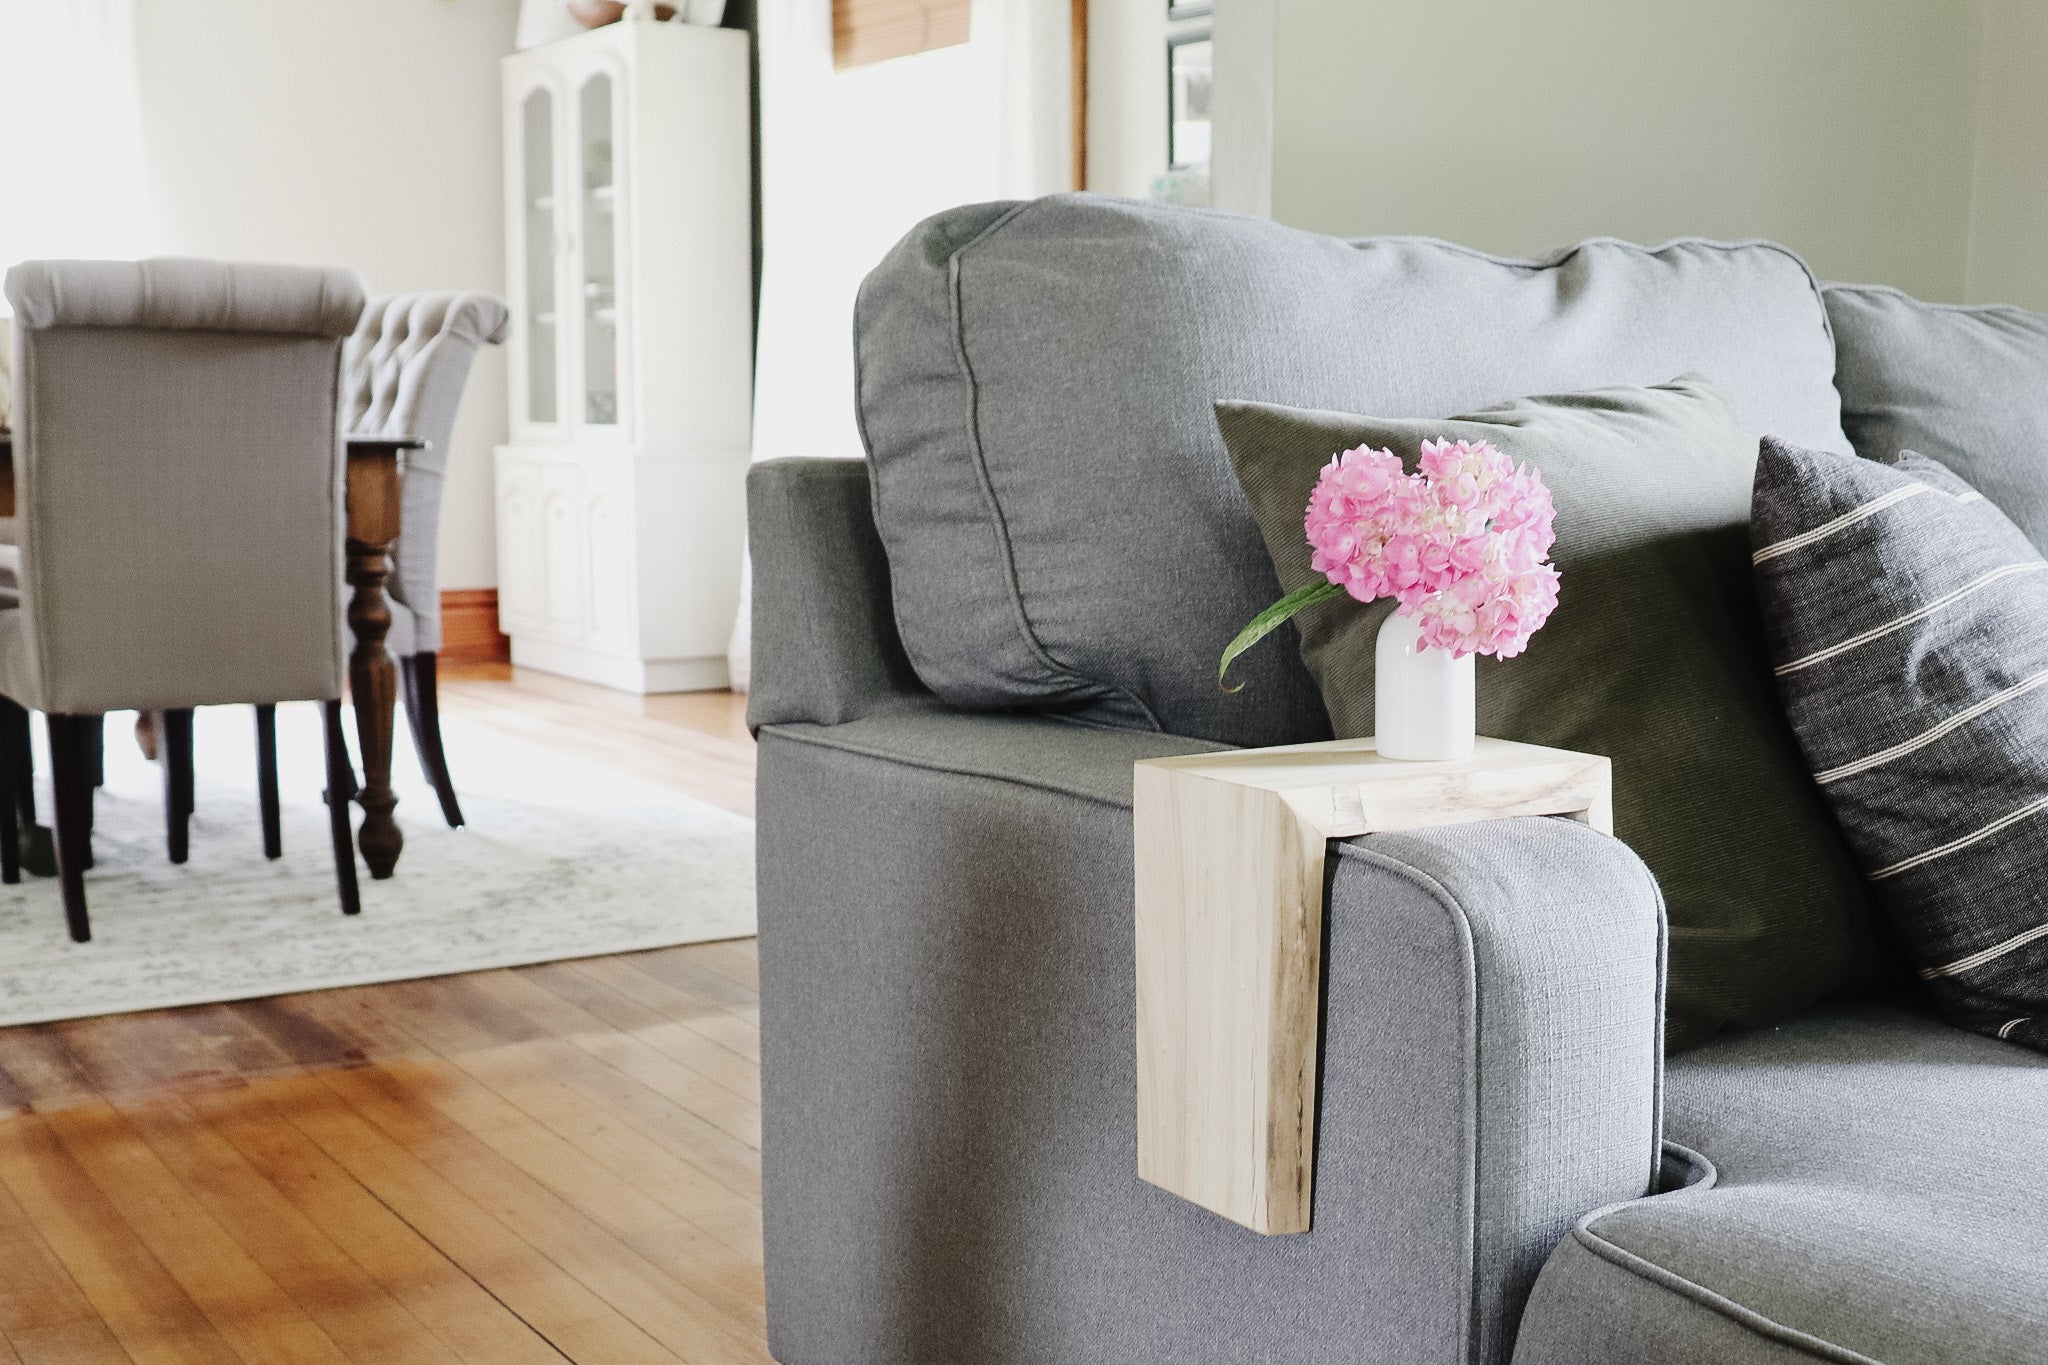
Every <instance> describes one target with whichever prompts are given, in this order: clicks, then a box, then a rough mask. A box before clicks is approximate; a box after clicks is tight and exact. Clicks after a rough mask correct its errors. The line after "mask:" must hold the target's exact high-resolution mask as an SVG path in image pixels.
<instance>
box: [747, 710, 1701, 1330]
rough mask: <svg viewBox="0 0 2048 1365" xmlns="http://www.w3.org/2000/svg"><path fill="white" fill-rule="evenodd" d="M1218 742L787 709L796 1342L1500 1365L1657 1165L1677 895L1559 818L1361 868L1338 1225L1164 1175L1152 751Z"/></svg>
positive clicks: (770, 1184)
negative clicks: (1142, 839)
mask: <svg viewBox="0 0 2048 1365" xmlns="http://www.w3.org/2000/svg"><path fill="white" fill-rule="evenodd" d="M1200 747H1201V746H1200V745H1199V744H1198V743H1196V742H1192V741H1186V740H1180V739H1176V738H1173V737H1171V736H1163V735H1157V734H1146V733H1141V732H1131V731H1123V732H1118V731H1105V730H1096V729H1088V728H1084V727H1080V726H1074V725H1065V724H1060V723H1058V722H1056V721H1053V720H1048V719H1044V718H1036V717H1016V716H1009V717H996V716H965V715H961V714H959V713H957V712H954V713H949V714H947V716H946V719H945V721H944V722H943V723H935V718H934V717H930V716H920V715H917V714H912V713H891V714H888V715H880V716H874V717H870V718H867V719H863V720H857V721H852V722H849V723H847V724H844V725H838V726H831V727H819V726H806V725H771V726H769V727H767V728H766V729H764V730H763V731H762V732H761V786H760V795H761V801H760V808H759V809H760V821H761V830H762V837H763V838H764V839H765V840H767V841H768V844H767V846H768V847H771V848H773V849H775V850H776V856H775V857H773V858H768V859H763V860H762V862H761V864H760V868H761V900H760V905H761V912H762V925H761V928H762V937H761V948H762V953H761V969H762V975H761V985H762V998H761V1004H762V1034H763V1053H762V1074H763V1080H764V1090H763V1097H762V1098H763V1134H764V1147H763V1152H762V1161H763V1189H764V1200H765V1207H764V1220H765V1229H766V1248H767V1265H768V1318H769V1344H770V1347H771V1349H772V1351H773V1353H774V1355H775V1357H776V1359H777V1360H779V1361H781V1362H783V1365H921V1363H928V1365H960V1363H961V1362H968V1361H972V1362H976V1365H998V1363H1000V1362H1019V1365H1022V1363H1023V1362H1032V1363H1034V1365H1035V1363H1036V1362H1042V1361H1059V1362H1062V1363H1063V1365H1077V1363H1081V1362H1089V1363H1093V1362H1100V1365H1139V1363H1142V1362H1152V1363H1155V1365H1168V1362H1181V1361H1189V1360H1202V1361H1217V1362H1242V1363H1243V1365H1253V1362H1266V1361H1273V1360H1290V1361H1297V1360H1298V1361H1304V1362H1327V1363H1328V1365H1337V1362H1351V1361H1355V1360H1357V1359H1358V1358H1359V1355H1360V1350H1361V1343H1368V1342H1369V1343H1372V1358H1373V1359H1374V1360H1376V1361H1380V1362H1387V1363H1388V1365H1444V1363H1445V1362H1458V1363H1459V1365H1468V1363H1478V1362H1484V1363H1485V1365H1501V1362H1505V1361H1506V1360H1507V1358H1508V1355H1509V1352H1510V1351H1511V1350H1512V1344H1513V1340H1514V1333H1515V1327H1516V1321H1517V1319H1518V1317H1519V1314H1520V1306H1521V1302H1522V1296H1523V1294H1524V1293H1525V1292H1526V1288H1527V1286H1528V1284H1529V1283H1530V1282H1531V1280H1532V1279H1533V1277H1534V1275H1535V1274H1536V1272H1537V1270H1538V1269H1539V1268H1540V1266H1541V1263H1542V1261H1543V1258H1544V1257H1545V1256H1546V1255H1548V1253H1549V1250H1550V1248H1551V1247H1552V1246H1553V1245H1554V1244H1555V1242H1556V1241H1557V1240H1558V1239H1559V1238H1560V1237H1563V1236H1565V1235H1567V1233H1568V1231H1569V1228H1570V1227H1571V1224H1572V1221H1573V1220H1574V1219H1575V1218H1576V1217H1577V1216H1578V1215H1579V1214H1580V1213H1582V1212H1583V1211H1584V1210H1585V1209H1586V1208H1588V1207H1595V1206H1598V1205H1600V1204H1602V1203H1604V1202H1608V1201H1610V1200H1612V1199H1615V1198H1626V1197H1629V1196H1631V1195H1634V1194H1640V1193H1642V1192H1643V1191H1644V1190H1645V1189H1646V1188H1647V1185H1648V1180H1649V1176H1650V1172H1651V1169H1652V1165H1653V1157H1654V1152H1655V1146H1656V1112H1657V1099H1656V1084H1657V1080H1656V1077H1657V1071H1658V1067H1657V1055H1658V1050H1659V1039H1658V1017H1659V999H1658V991H1657V982H1658V976H1659V962H1660V947H1661V940H1660V934H1659V921H1658V914H1657V901H1656V890H1655V886H1654V884H1653V883H1652V881H1651V879H1650V878H1649V877H1648V876H1647V874H1646V873H1645V872H1644V870H1643V868H1642V865H1641V863H1640V862H1639V861H1638V860H1637V859H1635V858H1634V857H1633V856H1632V855H1631V854H1630V853H1629V852H1628V850H1627V849H1626V848H1625V847H1623V846H1622V845H1621V844H1619V843H1618V842H1616V841H1614V840H1611V839H1607V838H1604V837H1602V836H1599V835H1596V834H1594V833H1592V832H1591V831H1589V830H1587V829H1586V828H1584V827H1583V826H1580V825H1577V824H1575V823H1573V822H1570V821H1558V820H1534V819H1524V820H1512V821H1498V822H1492V823H1489V824H1486V825H1477V826H1465V827H1462V828H1461V829H1459V830H1456V831H1443V830H1436V831H1423V832H1417V833H1415V834H1412V835H1399V836H1393V835H1389V836H1377V837H1373V838H1368V839H1365V840H1362V841H1359V842H1358V843H1357V844H1356V845H1351V846H1346V847H1345V848H1344V849H1343V851H1342V852H1340V853H1339V855H1338V856H1337V857H1336V858H1334V859H1333V860H1332V871H1331V882H1330V888H1329V905H1330V921H1329V940H1328V948H1327V957H1326V961H1327V963H1328V981H1329V1001H1328V1006H1327V1011H1326V1016H1325V1017H1326V1025H1325V1042H1324V1047H1323V1052H1322V1066H1323V1070H1322V1107H1321V1115H1322V1119H1321V1123H1320V1125H1319V1132H1320V1141H1319V1150H1318V1157H1317V1168H1316V1208H1315V1222H1314V1228H1313V1230H1312V1231H1310V1232H1308V1233H1305V1234H1302V1235H1299V1236H1293V1237H1262V1236H1260V1235H1258V1234H1256V1233H1254V1232H1251V1231H1250V1230H1248V1229H1246V1228H1242V1227H1239V1226H1237V1225H1236V1224H1234V1223H1230V1222H1228V1221H1226V1220H1224V1219H1220V1218H1218V1217H1216V1216H1215V1215H1213V1214H1211V1213H1208V1212H1207V1211H1205V1210H1203V1209H1200V1208H1198V1207H1196V1206H1194V1205H1192V1204H1189V1203H1187V1202H1185V1201H1183V1200H1181V1199H1178V1198H1176V1197H1174V1196H1173V1195H1170V1194H1168V1193H1167V1192H1165V1191H1164V1190H1160V1189H1157V1188H1155V1187H1153V1186H1151V1185H1148V1184H1146V1183H1144V1182H1143V1181H1140V1180H1139V1179H1138V1177H1137V1171H1136V1162H1135V1158H1134V1152H1135V1150H1136V1129H1135V1125H1136V1097H1135V1086H1136V1078H1135V1061H1134V1058H1133V1055H1132V1050H1131V1017H1132V1016H1131V1011H1132V1000H1133V993H1134V981H1133V976H1132V972H1133V947H1132V920H1131V914H1130V898H1131V875H1132V874H1131V861H1132V853H1131V827H1130V812H1129V787H1130V774H1131V760H1132V759H1133V758H1134V757H1137V756H1139V755H1140V754H1142V753H1144V752H1146V750H1148V749H1149V750H1150V751H1151V752H1153V753H1159V754H1166V753H1175V752H1185V751H1188V750H1189V749H1190V748H1194V749H1199V748H1200ZM821 830H830V831H831V837H830V838H829V839H828V838H820V837H818V832H819V831H821ZM1532 868H1541V869H1543V875H1542V876H1541V877H1540V878H1532V877H1530V876H1528V875H1527V873H1528V871H1529V870H1530V869H1532ZM827 883H829V885H830V886H831V888H832V889H831V892H830V894H829V895H820V894H818V889H819V888H820V887H821V886H823V885H825V884H827ZM1603 1191H1608V1192H1612V1193H1606V1194H1603V1193H1602V1192H1603Z"/></svg>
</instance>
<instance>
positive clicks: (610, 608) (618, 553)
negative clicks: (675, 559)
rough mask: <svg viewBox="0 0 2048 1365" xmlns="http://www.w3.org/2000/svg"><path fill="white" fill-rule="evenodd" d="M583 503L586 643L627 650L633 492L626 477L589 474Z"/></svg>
mask: <svg viewBox="0 0 2048 1365" xmlns="http://www.w3.org/2000/svg"><path fill="white" fill-rule="evenodd" d="M591 483H592V487H591V489H590V491H589V494H588V496H587V497H586V499H585V501H584V526H585V527H586V529H587V533H588V536H589V544H590V608H589V617H588V619H589V622H590V643H592V644H593V645H602V646H605V647H607V648H612V649H630V648H632V647H633V646H634V644H635V637H636V635H637V632H636V631H635V630H634V629H633V621H634V616H635V603H636V594H635V592H634V583H635V581H636V579H637V577H638V575H637V574H636V573H635V571H634V564H635V549H634V536H633V495H632V489H631V486H630V484H629V482H628V481H627V479H626V478H624V477H621V476H613V477H610V478H605V479H598V478H596V477H593V478H592V480H591Z"/></svg>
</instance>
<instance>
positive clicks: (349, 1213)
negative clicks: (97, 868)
mask: <svg viewBox="0 0 2048 1365" xmlns="http://www.w3.org/2000/svg"><path fill="white" fill-rule="evenodd" d="M442 690H443V697H442V705H443V708H444V710H445V711H447V712H449V713H451V714H459V715H461V716H464V717H466V718H468V719H471V720H474V721H478V722H480V723H483V724H486V725H490V726H494V727H497V728H500V729H503V730H506V731H510V732H516V733H519V734H521V735H524V736H526V737H528V738H530V739H534V740H537V741H539V742H542V743H558V744H563V745H571V746H574V747H575V748H576V749H577V750H578V752H580V753H582V754H584V755H586V756H595V757H597V758H599V759H600V760H602V761H607V762H611V763H614V764H616V765H617V766H618V767H619V768H620V769H621V770H624V771H630V772H633V773H635V774H637V775H639V776H641V777H645V778H650V779H652V780H655V781H658V782H662V783H665V784H667V785H669V786H673V787H676V788H679V789H681V790H684V791H687V792H690V793H692V794H694V795H697V796H700V797H702V798H704V799H705V800H708V801H712V802H715V803H717V804H720V805H724V806H727V807H729V808H731V809H735V810H741V811H747V812H749V813H750V812H751V810H752V806H753V743H752V741H751V740H750V739H749V738H748V736H747V733H746V728H745V724H744V721H743V719H742V708H741V706H740V705H739V702H738V700H737V699H735V698H733V697H731V696H729V695H726V694H713V695H695V696H675V697H651V698H644V699H643V698H635V697H627V696H624V695H621V694H618V693H611V692H604V691H601V690H600V689H597V688H586V687H583V686H581V685H579V684H574V683H567V682H562V681H559V680H556V679H551V678H547V677H545V676H544V675H536V674H531V673H519V674H516V675H515V674H513V673H512V671H511V670H509V669H507V668H504V667H502V666H482V667H478V668H471V669H465V670H462V671H461V672H460V673H459V674H457V675H455V676H453V677H450V676H447V675H444V678H443V683H442ZM401 747H403V746H401ZM409 759H410V756H409V755H404V754H402V755H400V758H399V761H400V762H406V761H409ZM457 776H458V780H459V777H460V774H458V775H457ZM414 818H424V817H423V816H415V817H414ZM399 875H400V876H403V875H404V869H403V867H401V868H400V870H399ZM759 1064H760V1047H759V1015H758V1012H757V1009H756V989H755V957H754V945H753V943H752V941H751V940H746V941H738V942H730V943H711V944H700V945H695V946H691V947H685V948H670V949H662V950H658V951H655V952H649V953H634V954H627V955H622V956H618V957H611V958H597V959H590V960H586V961H580V962H566V963H553V964H549V965H545V966H539V967H526V968H517V969H512V970H508V971H492V972H479V973H475V974H472V975H467V976H456V977H442V978H438V979H434V980H428V981H415V982H403V983H399V984H395V985H385V986H365V987H356V988H351V989H346V990H335V991H318V992H311V993H307V994H303V995H290V996H280V997H276V998H274V999H269V1000H261V1001H254V1002H248V1003H243V1004H235V1005H209V1006H200V1007H196V1008H191V1009H182V1010H165V1011H157V1012H153V1013H149V1014H132V1015H114V1016H108V1017H105V1018H98V1019H87V1020H77V1021H72V1022H67V1023H58V1024H42V1025H35V1026H31V1027H26V1028H13V1029H5V1030H0V1365H13V1362H17V1361H19V1362H22V1363H23V1365H43V1363H44V1362H64V1363H65V1365H69V1363H70V1362H88V1363H91V1365H98V1363H99V1362H133V1363H134V1365H150V1363H153V1362H159V1361H162V1362H174V1361H199V1362H243V1363H245V1365H289V1363H295V1362H299V1361H309V1362H379V1363H383V1362H390V1363H391V1365H398V1363H399V1362H408V1363H409V1362H414V1361H419V1362H440V1363H442V1365H447V1363H450V1362H458V1361H460V1362H471V1363H472V1365H524V1363H525V1362H534V1363H535V1365H540V1363H541V1362H554V1363H555V1365H560V1362H562V1361H564V1360H570V1361H577V1362H586V1363H588V1365H615V1363H617V1365H631V1363H632V1362H641V1361H648V1362H654V1361H661V1362H669V1361H687V1362H707V1363H711V1365H723V1363H726V1362H762V1361H766V1360H767V1359H768V1354H767V1350H766V1346H765V1325H764V1319H763V1309H762V1280H761V1230H760V1170H761V1167H760V1123H761V1114H760V1071H759Z"/></svg>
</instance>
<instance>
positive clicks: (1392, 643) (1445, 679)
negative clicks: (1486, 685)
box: [1373, 612, 1478, 759]
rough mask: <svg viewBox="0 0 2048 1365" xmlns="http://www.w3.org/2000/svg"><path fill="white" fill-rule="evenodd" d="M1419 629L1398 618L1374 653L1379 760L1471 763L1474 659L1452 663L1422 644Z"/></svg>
mask: <svg viewBox="0 0 2048 1365" xmlns="http://www.w3.org/2000/svg"><path fill="white" fill-rule="evenodd" d="M1421 636H1422V631H1421V627H1420V626H1418V625H1417V624H1416V623H1415V620H1414V619H1413V618H1412V617H1408V616H1403V615H1401V614H1400V613H1399V612H1395V613H1393V614H1391V615H1389V616H1388V617H1387V619H1386V621H1385V622H1384V623H1383V624H1382V625H1381V626H1380V634H1379V642H1378V644H1377V645H1376V646H1375V647H1374V651H1373V665H1374V683H1373V730H1374V736H1375V739H1376V740H1377V742H1378V745H1379V751H1380V756H1381V757H1383V758H1407V759H1445V758H1469V757H1470V756H1471V754H1472V741H1473V736H1474V734H1475V733H1476V731H1477V729H1478V722H1477V720H1476V719H1475V716H1476V711H1477V695H1478V694H1477V689H1476V688H1475V686H1474V683H1473V667H1474V658H1475V656H1473V655H1470V654H1467V655H1466V656H1465V657H1464V658H1462V659H1453V658H1452V657H1451V653H1450V651H1449V650H1446V649H1429V648H1427V647H1425V646H1424V645H1423V643H1422V638H1421Z"/></svg>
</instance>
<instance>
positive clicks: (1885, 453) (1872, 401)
mask: <svg viewBox="0 0 2048 1365" xmlns="http://www.w3.org/2000/svg"><path fill="white" fill-rule="evenodd" d="M1825 296H1826V299H1827V307H1828V316H1829V317H1830V318H1831V319H1832V320H1833V323H1834V329H1835V347H1836V355H1837V369H1836V374H1835V383H1836V386H1837V387H1838V388H1839V389H1840V390H1841V393H1842V425H1843V426H1844V427H1845V428H1846V429H1847V432H1848V436H1849V439H1850V440H1851V441H1852V442H1854V443H1855V446H1856V453H1857V454H1859V455H1861V456H1863V457H1864V458H1865V459H1869V460H1875V461H1877V462H1878V463H1879V464H1890V463H1891V462H1892V461H1894V460H1896V459H1898V458H1899V454H1900V452H1901V451H1906V450H1917V451H1919V452H1920V453H1921V454H1922V455H1925V456H1927V457H1929V458H1930V459H1934V460H1938V461H1940V462H1941V463H1942V464H1944V465H1946V466H1947V467H1948V468H1949V469H1951V470H1953V471H1955V473H1956V474H1957V475H1958V476H1960V477H1961V478H1962V479H1963V480H1964V481H1965V482H1966V483H1968V484H1969V485H1970V486H1971V487H1973V488H1975V489H1977V490H1978V491H1979V492H1981V493H1983V494H1984V496H1985V497H1987V498H1989V499H1991V501H1992V502H1993V503H1995V504H1996V505H1997V506H1998V507H1999V508H2000V509H2001V510H2003V511H2004V512H2005V514H2006V515H2007V516H2009V517H2011V518H2012V519H2013V521H2015V522H2016V523H2018V525H2019V528H2020V529H2021V530H2022V531H2025V532H2026V533H2027V536H2028V538H2029V539H2031V540H2032V541H2033V542H2034V545H2035V547H2036V548H2038V549H2040V550H2041V551H2042V552H2043V553H2048V314H2041V313H2033V312H2028V311H2027V310H2026V309H2024V308H2012V307H2006V306H2004V305H1980V306H1961V305H1955V304H1941V303H1923V302H1921V301H1920V300H1919V299H1916V298H1913V297H1911V296H1910V295H1907V294H1902V293H1900V292H1899V291H1898V290H1896V289H1888V288H1884V287H1882V286H1877V285H1841V284H1831V285H1829V286H1827V289H1826V291H1825ZM1773 434H1775V435H1778V436H1780V437H1783V438H1784V439H1786V440H1789V441H1792V442H1794V443H1795V444H1801V445H1805V444H1811V443H1810V442H1803V441H1800V439H1799V438H1798V437H1797V436H1794V435H1792V433H1790V432H1775V433H1773ZM1823 444H1825V443H1823ZM1828 448H1830V449H1832V447H1828Z"/></svg>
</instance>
